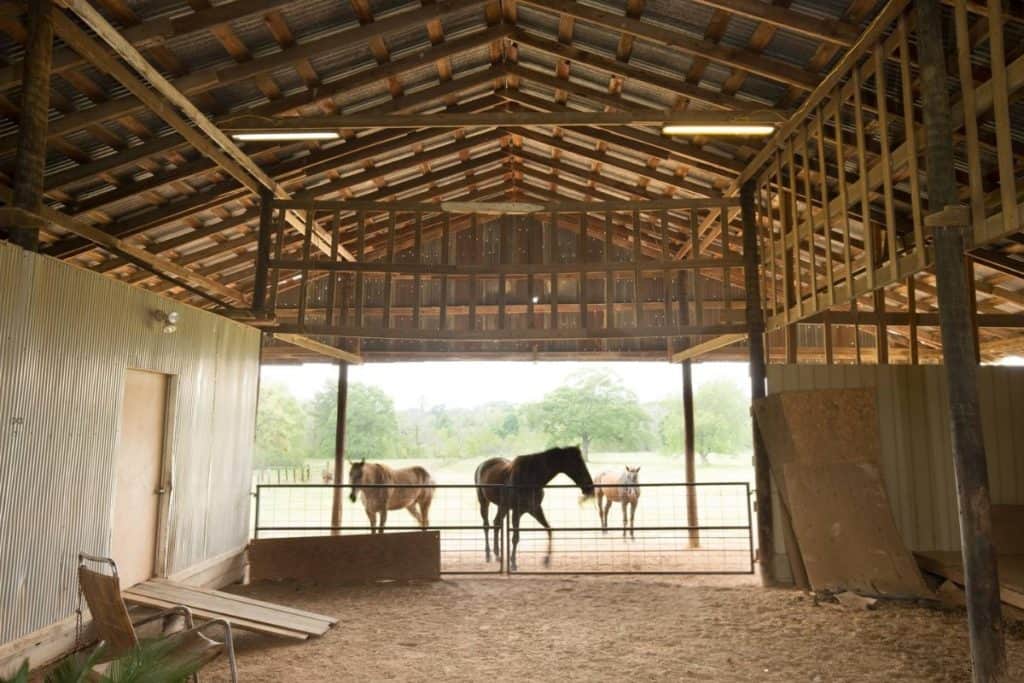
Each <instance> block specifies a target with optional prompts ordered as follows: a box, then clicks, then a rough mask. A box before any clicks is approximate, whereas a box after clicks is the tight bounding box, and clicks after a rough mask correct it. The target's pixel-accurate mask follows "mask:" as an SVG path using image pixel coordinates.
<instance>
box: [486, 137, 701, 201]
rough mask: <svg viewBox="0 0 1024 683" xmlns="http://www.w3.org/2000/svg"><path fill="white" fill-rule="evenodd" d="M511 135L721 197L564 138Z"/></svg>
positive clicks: (657, 180)
mask: <svg viewBox="0 0 1024 683" xmlns="http://www.w3.org/2000/svg"><path fill="white" fill-rule="evenodd" d="M505 130H507V131H508V132H509V133H512V134H513V135H518V136H520V137H522V138H525V139H528V140H533V141H534V142H537V143H540V144H542V145H545V146H547V147H551V148H553V149H559V150H561V151H563V152H567V153H569V154H573V155H575V156H578V157H581V158H584V159H588V160H590V161H594V162H597V163H600V164H604V165H607V166H610V167H613V168H616V169H619V170H620V171H621V172H623V173H626V174H629V175H634V176H639V177H642V178H647V179H648V180H653V181H655V182H658V183H661V184H663V185H668V186H670V187H672V188H675V189H676V190H679V191H682V192H688V193H690V194H694V195H697V196H701V197H718V196H721V195H720V194H719V193H718V192H717V191H715V190H714V189H712V188H708V187H704V186H701V185H696V184H694V183H691V182H689V181H687V180H684V179H682V178H680V177H679V176H675V175H668V174H666V173H659V172H657V171H656V170H655V169H653V168H651V167H649V166H645V165H642V164H639V163H636V162H632V161H628V160H625V159H622V158H620V157H615V156H611V155H609V154H607V153H603V152H599V151H597V150H594V149H589V148H588V147H585V146H583V145H579V144H576V143H574V142H571V141H569V140H565V139H563V138H559V137H555V136H552V135H547V134H545V133H543V132H540V131H537V130H535V129H532V128H520V127H506V128H505Z"/></svg>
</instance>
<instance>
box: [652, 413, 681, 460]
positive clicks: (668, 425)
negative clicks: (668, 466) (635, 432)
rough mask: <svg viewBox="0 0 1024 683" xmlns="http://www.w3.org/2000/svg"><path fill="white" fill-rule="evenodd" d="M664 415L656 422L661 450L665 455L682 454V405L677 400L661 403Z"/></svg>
mask: <svg viewBox="0 0 1024 683" xmlns="http://www.w3.org/2000/svg"><path fill="white" fill-rule="evenodd" d="M663 407H664V413H663V414H662V416H661V420H659V421H658V436H659V438H660V439H661V450H662V452H664V453H667V454H670V455H671V454H674V453H682V452H683V404H682V402H681V401H677V400H666V401H664V403H663Z"/></svg>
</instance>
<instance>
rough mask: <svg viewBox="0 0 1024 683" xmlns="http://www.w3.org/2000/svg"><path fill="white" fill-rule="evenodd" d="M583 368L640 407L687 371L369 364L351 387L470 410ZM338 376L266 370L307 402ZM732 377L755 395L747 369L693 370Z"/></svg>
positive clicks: (670, 393)
mask: <svg viewBox="0 0 1024 683" xmlns="http://www.w3.org/2000/svg"><path fill="white" fill-rule="evenodd" d="M583 368H595V369H596V368H602V369H608V370H611V371H613V372H615V373H616V374H618V375H619V377H621V378H622V380H623V381H624V382H625V383H626V385H627V386H628V387H629V388H630V389H632V390H633V391H634V392H636V395H637V398H639V399H640V401H643V402H647V401H658V400H661V399H663V398H677V399H678V398H680V397H681V396H682V369H681V366H679V365H678V364H670V363H651V362H636V363H624V362H617V363H572V362H549V361H546V362H537V363H530V362H509V361H500V362H496V361H486V362H485V361H451V362H422V363H369V364H366V365H354V366H352V367H350V368H349V381H351V382H363V383H365V384H372V385H374V386H378V387H380V388H381V389H383V390H384V391H385V392H386V393H387V394H388V395H390V396H391V398H392V399H394V401H395V407H396V408H397V409H399V410H404V409H408V408H416V407H418V406H420V405H423V406H424V407H426V408H429V407H430V406H434V405H446V406H449V407H452V408H456V407H458V408H468V407H472V406H476V405H480V404H483V403H489V402H492V401H508V402H510V403H523V402H529V401H536V400H538V399H540V398H541V397H542V396H544V394H545V393H547V392H549V391H551V390H552V389H555V388H556V387H558V386H559V385H561V384H562V383H563V382H564V381H565V379H566V377H568V376H569V375H571V374H572V373H573V372H576V371H578V370H580V369H583ZM337 376H338V370H337V368H336V367H335V366H333V365H326V364H307V365H301V366H297V365H292V366H281V365H278V366H265V367H264V368H263V371H262V379H263V381H264V382H278V383H282V384H284V385H285V386H287V387H288V388H289V389H290V390H291V392H292V393H293V394H295V395H296V396H297V397H299V398H301V399H307V398H309V397H311V396H312V395H313V394H314V393H315V392H316V391H317V389H319V388H320V387H321V386H323V384H324V382H325V381H326V380H327V379H329V378H330V379H334V378H336V377H337ZM717 377H727V378H729V379H731V380H733V381H734V382H735V383H736V384H737V385H738V386H739V387H740V388H742V390H743V391H744V392H745V393H747V394H749V391H750V380H749V379H748V376H747V364H746V363H698V364H696V365H694V366H693V380H694V386H695V387H699V386H700V385H701V384H702V383H704V382H706V381H708V380H709V379H714V378H717Z"/></svg>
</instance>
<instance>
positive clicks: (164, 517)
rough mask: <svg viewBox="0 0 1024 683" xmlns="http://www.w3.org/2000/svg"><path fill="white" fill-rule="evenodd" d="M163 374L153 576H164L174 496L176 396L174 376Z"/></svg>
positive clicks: (176, 378) (166, 572)
mask: <svg viewBox="0 0 1024 683" xmlns="http://www.w3.org/2000/svg"><path fill="white" fill-rule="evenodd" d="M161 374H163V375H166V376H167V395H166V396H165V397H164V439H163V448H162V451H163V452H162V453H161V458H160V484H159V486H160V489H161V490H162V491H163V493H161V494H160V499H159V500H158V501H157V509H156V539H155V542H154V545H155V546H156V548H155V553H156V554H155V556H154V557H153V575H154V576H159V577H161V578H167V575H168V571H167V568H168V561H169V555H170V527H171V502H172V499H173V497H174V462H175V460H176V457H175V456H176V454H175V452H174V444H175V443H176V442H175V439H174V428H175V421H176V419H177V410H175V399H176V398H177V396H178V375H175V374H171V373H169V372H164V373H161Z"/></svg>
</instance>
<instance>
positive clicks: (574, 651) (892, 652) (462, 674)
mask: <svg viewBox="0 0 1024 683" xmlns="http://www.w3.org/2000/svg"><path fill="white" fill-rule="evenodd" d="M234 590H236V591H237V592H239V593H243V594H246V595H251V596H253V597H256V598H262V599H266V600H272V601H277V602H281V603H283V604H288V605H293V606H296V607H299V608H303V609H308V610H313V611H317V612H322V613H325V614H331V615H336V616H338V617H340V621H339V623H338V625H337V626H336V627H335V628H334V629H332V630H331V631H330V632H328V634H327V635H326V636H324V637H322V638H319V639H313V640H310V641H307V642H305V643H301V644H285V643H283V642H281V641H280V640H275V639H272V638H267V637H261V636H256V635H253V634H248V633H239V634H238V636H237V650H238V668H239V674H240V677H241V679H242V680H244V681H274V682H275V683H276V682H278V681H350V680H359V681H384V680H394V681H485V680H494V681H505V680H518V681H548V680H551V681H553V680H558V681H565V680H570V681H575V680H579V681H596V680H601V681H603V680H611V679H616V680H620V681H621V680H640V681H683V680H692V681H697V680H699V681H787V682H789V681H894V680H904V681H967V680H969V678H970V676H969V654H968V645H967V635H966V627H965V616H964V613H963V611H962V610H953V611H939V610H936V609H931V608H926V607H921V606H916V605H908V604H885V605H880V606H879V607H878V608H877V609H874V610H871V611H868V610H863V609H850V608H844V607H841V606H839V605H836V604H817V605H816V604H815V602H814V600H813V598H812V597H810V596H807V595H804V594H803V593H800V592H797V591H793V590H782V589H776V590H764V589H762V588H760V587H759V586H758V585H757V583H756V579H754V578H752V577H742V578H738V579H737V578H734V577H586V576H570V577H523V576H520V577H514V578H501V577H493V578H486V577H483V578H455V579H448V580H445V581H442V582H438V583H428V584H412V585H409V584H378V585H372V586H361V587H349V588H340V587H323V586H312V585H298V584H294V583H280V584H262V585H255V586H247V587H238V588H236V589H234ZM1008 630H1009V635H1008V642H1007V646H1008V650H1009V661H1010V667H1011V670H1012V677H1011V678H1010V680H1014V681H1024V628H1022V627H1021V626H1020V625H1019V624H1014V625H1011V626H1010V627H1009V629H1008ZM203 678H204V680H206V681H210V680H218V681H222V680H227V678H226V668H225V667H224V666H223V665H222V664H218V665H216V666H215V667H214V668H212V669H210V670H209V673H207V674H206V675H204V677H203Z"/></svg>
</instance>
